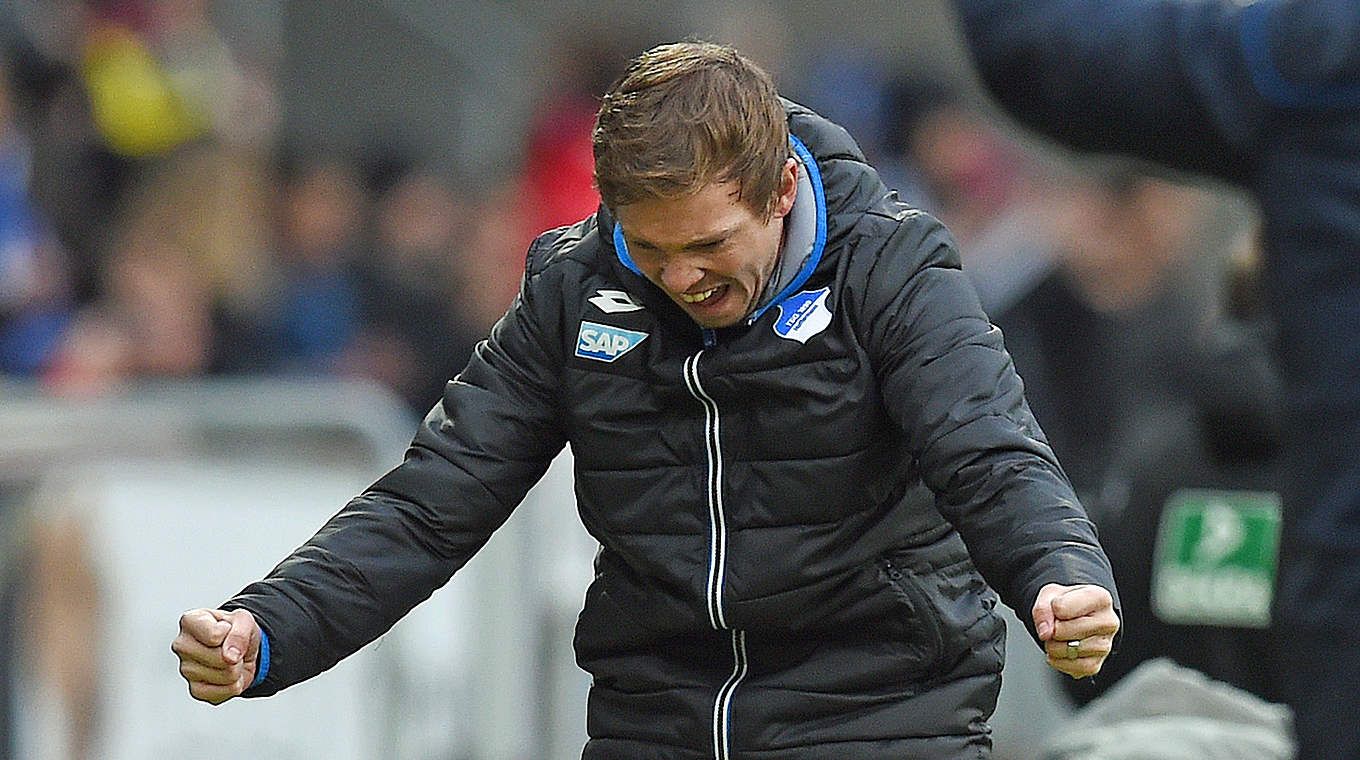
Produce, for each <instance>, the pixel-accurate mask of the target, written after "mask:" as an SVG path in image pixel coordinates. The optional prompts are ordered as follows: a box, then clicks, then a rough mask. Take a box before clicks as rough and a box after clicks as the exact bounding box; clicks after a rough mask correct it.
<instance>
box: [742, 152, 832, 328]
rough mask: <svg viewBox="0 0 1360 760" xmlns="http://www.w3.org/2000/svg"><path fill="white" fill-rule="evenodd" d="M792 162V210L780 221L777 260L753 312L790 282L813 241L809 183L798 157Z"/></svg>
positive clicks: (814, 226)
mask: <svg viewBox="0 0 1360 760" xmlns="http://www.w3.org/2000/svg"><path fill="white" fill-rule="evenodd" d="M794 160H795V161H797V162H798V194H797V195H795V196H794V199H793V208H792V209H791V210H790V211H789V214H788V216H786V217H785V218H784V241H783V243H782V244H781V245H780V246H779V259H778V261H776V262H775V265H774V272H772V273H771V274H770V281H769V282H768V283H766V284H765V292H764V294H762V297H761V302H760V304H759V305H758V306H757V307H756V308H757V309H758V308H760V307H762V306H765V305H766V304H767V303H769V301H770V299H772V298H774V296H775V294H777V293H779V292H781V291H782V290H784V287H785V286H787V285H788V284H789V283H790V282H793V279H794V278H795V277H797V276H798V272H799V271H801V270H802V268H803V264H805V263H806V262H807V260H808V257H809V256H811V255H812V245H813V243H815V242H816V240H817V198H816V196H814V195H813V192H812V179H811V177H809V176H808V171H807V167H806V166H804V165H803V160H802V159H801V158H799V157H798V156H794Z"/></svg>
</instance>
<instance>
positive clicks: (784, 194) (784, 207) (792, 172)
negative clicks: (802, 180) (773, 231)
mask: <svg viewBox="0 0 1360 760" xmlns="http://www.w3.org/2000/svg"><path fill="white" fill-rule="evenodd" d="M797 196H798V161H797V160H796V159H794V158H787V159H785V160H784V166H783V168H781V169H780V170H779V195H778V196H777V197H775V200H774V211H773V213H772V214H771V216H773V217H774V218H775V219H782V218H784V217H785V216H788V213H789V212H790V211H792V210H793V201H794V199H795V198H796V197H797Z"/></svg>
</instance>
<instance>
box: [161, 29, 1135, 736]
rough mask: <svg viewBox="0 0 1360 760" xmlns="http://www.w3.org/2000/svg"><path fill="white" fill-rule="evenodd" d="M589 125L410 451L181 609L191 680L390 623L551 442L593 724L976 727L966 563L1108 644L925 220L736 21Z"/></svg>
mask: <svg viewBox="0 0 1360 760" xmlns="http://www.w3.org/2000/svg"><path fill="white" fill-rule="evenodd" d="M593 146H594V156H595V176H596V181H597V183H598V186H599V187H600V189H601V195H602V196H603V198H604V205H603V206H601V207H600V208H599V209H598V211H597V212H596V213H595V214H593V215H591V216H589V217H587V218H586V219H585V220H583V221H581V222H579V223H578V224H576V225H573V226H570V227H566V228H559V229H556V230H554V231H552V232H550V233H548V234H546V235H543V236H541V237H539V238H538V239H537V240H536V241H535V242H534V243H533V245H532V246H531V247H530V249H529V253H528V257H527V265H526V270H525V271H526V274H525V277H524V279H523V285H522V289H521V291H520V293H519V295H518V296H517V297H516V299H515V301H514V303H513V304H512V306H511V308H510V310H509V311H508V312H507V313H506V314H505V315H504V317H503V318H502V319H501V320H500V321H499V322H498V323H497V324H496V326H495V327H494V328H493V329H492V332H491V335H490V337H489V338H488V339H487V340H486V341H485V342H483V343H481V344H480V345H479V346H478V349H477V351H476V352H475V353H474V355H473V358H472V360H471V361H470V362H469V364H468V365H467V367H466V368H465V369H464V370H463V372H462V373H460V374H459V375H458V376H457V377H456V378H455V379H454V381H453V382H451V383H449V384H448V386H447V387H446V390H445V393H444V397H443V399H442V401H441V403H439V404H438V405H437V406H436V407H435V408H434V409H433V410H432V411H431V412H430V414H429V416H428V417H427V418H426V419H425V421H424V422H423V424H422V425H421V427H420V429H419V430H418V432H417V434H416V437H415V439H414V441H413V443H412V446H411V448H410V449H409V450H408V452H407V458H406V460H405V462H404V463H403V464H401V465H400V466H398V467H397V468H396V469H395V470H393V471H392V472H390V473H389V474H388V475H386V476H384V477H383V478H382V479H380V480H379V481H378V482H376V483H375V484H374V485H373V486H371V487H370V488H369V489H368V490H367V491H365V492H364V493H363V494H362V495H360V496H359V497H357V498H356V499H355V500H353V501H352V502H351V503H350V504H349V506H348V507H347V508H346V509H344V510H342V511H341V512H340V513H339V514H337V515H336V516H335V517H334V518H333V519H332V520H331V521H330V522H328V524H327V525H326V526H324V527H323V528H322V529H321V530H320V531H319V532H318V533H317V534H316V535H315V536H314V537H313V538H312V539H310V540H309V541H308V542H307V543H306V544H305V545H304V546H302V547H301V548H299V549H298V550H297V551H296V552H295V553H294V554H293V555H292V556H290V557H289V558H287V559H285V560H284V561H283V562H282V563H281V564H280V565H279V566H278V567H277V568H276V569H275V570H274V572H272V573H271V574H270V575H269V576H268V577H267V578H265V579H264V580H262V581H260V582H258V583H254V584H251V585H250V586H248V587H247V588H246V589H244V590H243V591H242V592H241V594H239V595H238V596H236V597H234V598H233V599H231V600H229V601H227V602H226V603H225V604H223V606H222V608H221V609H216V610H207V609H201V610H193V611H189V612H187V613H185V614H184V615H183V616H182V617H181V620H180V634H179V636H178V637H176V639H175V641H174V643H173V645H172V649H173V650H174V651H175V653H176V654H177V655H178V657H179V659H180V669H181V670H180V672H181V674H182V676H183V677H184V678H185V680H186V681H187V682H188V684H189V691H190V694H191V695H192V696H193V697H195V698H197V699H201V700H204V701H208V702H212V703H220V702H223V701H225V700H227V699H230V698H232V697H234V696H238V695H246V696H265V695H269V694H273V693H275V692H277V691H278V690H279V689H282V688H285V687H287V686H289V685H291V684H294V683H297V682H298V681H301V680H304V679H306V678H310V677H312V676H314V675H316V674H318V673H320V672H321V671H323V670H326V669H327V668H329V667H330V666H332V665H334V664H335V663H336V662H337V661H338V660H339V659H341V658H342V657H345V656H347V655H349V654H350V653H352V652H354V651H355V650H356V649H358V648H359V647H361V646H363V645H364V644H366V643H367V642H369V641H371V640H372V639H374V638H375V637H377V636H379V635H381V634H382V633H383V632H384V631H386V630H387V629H388V628H389V627H390V626H391V625H393V624H394V623H395V622H396V620H398V619H399V618H401V617H402V616H403V615H405V614H406V613H407V612H408V611H409V610H410V609H411V608H412V607H413V606H414V605H416V604H418V603H420V602H421V601H423V600H424V599H425V598H426V597H428V596H429V594H430V593H431V592H432V591H433V590H434V589H436V588H438V587H439V586H442V585H443V584H444V583H446V582H447V581H448V579H449V577H450V576H451V575H452V574H453V573H454V572H455V571H456V570H458V569H459V568H460V567H461V566H462V565H463V564H464V563H465V562H466V561H467V560H468V559H469V558H470V557H471V556H472V555H473V553H475V552H476V551H477V550H478V549H479V548H480V547H481V546H482V544H483V543H484V542H485V541H486V540H487V538H488V537H489V535H490V533H491V532H492V531H493V530H495V529H496V528H497V527H498V526H500V525H501V523H502V522H503V521H504V520H505V519H506V518H507V517H508V516H509V512H510V511H511V510H512V509H513V508H514V506H515V505H516V504H517V503H518V502H519V500H520V499H521V498H522V497H523V495H524V493H525V492H526V491H527V489H528V488H529V487H530V486H531V485H532V484H533V483H534V482H535V481H536V480H537V479H538V478H539V477H540V476H541V475H542V474H543V473H544V471H545V469H546V468H547V467H548V464H549V462H550V461H551V460H552V459H553V457H554V456H555V455H556V454H557V453H558V452H559V451H560V450H561V448H562V447H563V446H564V445H565V444H568V443H569V444H570V445H571V447H572V452H573V455H574V462H575V468H576V469H575V475H576V494H577V497H578V502H579V511H580V514H581V517H582V520H583V522H584V523H585V525H586V526H587V528H588V529H589V530H590V532H591V533H592V534H593V535H594V536H595V537H596V538H597V539H598V540H599V541H600V543H601V545H602V549H601V551H600V553H599V554H598V556H597V559H596V577H595V580H594V582H593V583H592V585H591V587H590V589H589V591H588V592H587V595H586V602H585V608H584V610H583V611H582V613H581V616H580V618H579V622H578V626H577V635H576V642H575V643H576V650H577V656H578V661H579V662H580V664H581V665H582V666H583V667H584V668H586V669H587V670H588V671H590V672H591V673H592V675H593V686H592V689H591V693H590V697H589V716H588V724H589V733H590V736H591V738H590V740H589V742H588V743H587V745H586V747H585V750H584V756H585V757H587V758H630V760H637V759H639V758H657V759H658V760H659V759H660V758H667V759H672V758H702V757H714V756H715V755H716V756H717V757H719V758H726V757H736V756H744V755H745V754H748V753H751V752H760V753H761V754H763V755H766V756H769V757H771V758H776V757H777V758H788V759H790V760H791V759H792V758H806V757H825V756H827V754H828V753H834V754H835V755H836V756H837V757H845V758H857V757H862V758H871V757H872V758H889V757H891V758H902V757H931V758H944V757H958V758H963V757H969V758H975V757H983V756H986V755H987V754H988V752H989V747H990V739H989V736H988V732H989V730H988V727H987V719H988V716H989V715H990V713H991V711H992V710H993V709H994V707H995V701H996V695H997V690H998V688H999V681H1000V671H1001V666H1002V660H1003V654H1002V647H1003V646H1004V623H1003V622H1002V620H1001V618H1000V617H999V616H998V615H997V613H996V611H995V604H996V601H997V595H996V592H994V591H992V590H991V589H990V588H988V586H987V583H986V582H984V580H983V578H984V577H986V579H987V580H988V581H990V582H991V584H992V585H993V586H995V588H997V589H999V592H1000V595H1001V597H1002V598H1004V599H1005V600H1006V602H1007V603H1008V604H1009V605H1011V606H1012V607H1013V608H1016V609H1019V610H1022V611H1023V613H1022V614H1024V615H1025V617H1026V618H1027V619H1028V620H1029V621H1030V623H1032V625H1033V628H1032V629H1031V631H1030V632H1031V634H1032V635H1033V636H1034V638H1035V640H1036V641H1038V642H1040V644H1041V645H1042V647H1043V648H1044V649H1045V651H1046V652H1047V654H1048V661H1049V663H1050V664H1051V665H1052V666H1053V667H1054V668H1055V669H1057V670H1059V671H1061V672H1064V673H1067V674H1069V675H1072V676H1074V677H1083V676H1089V675H1091V674H1093V673H1095V672H1096V671H1098V670H1099V669H1100V666H1101V664H1102V662H1103V661H1104V659H1105V657H1106V655H1107V654H1108V653H1109V651H1110V649H1111V646H1112V645H1113V638H1114V635H1115V633H1116V631H1117V629H1118V626H1119V619H1118V613H1117V610H1116V602H1115V597H1114V583H1113V578H1112V577H1111V575H1110V570H1109V566H1108V562H1107V560H1106V559H1105V556H1104V553H1103V552H1102V550H1101V548H1100V546H1099V545H1098V544H1097V542H1096V539H1095V534H1094V529H1093V527H1092V526H1091V524H1090V522H1089V521H1088V520H1087V518H1086V516H1085V514H1084V512H1083V510H1082V508H1081V505H1080V504H1079V503H1078V501H1077V499H1076V497H1075V495H1074V494H1073V493H1072V491H1071V488H1070V486H1069V484H1068V483H1067V480H1066V478H1065V476H1064V475H1063V474H1062V471H1061V468H1060V467H1059V466H1058V464H1057V461H1056V459H1055V458H1054V457H1053V455H1052V452H1051V451H1050V449H1049V448H1048V446H1047V445H1046V444H1045V443H1044V441H1043V439H1042V435H1041V433H1040V432H1039V428H1038V426H1037V425H1036V424H1035V422H1034V419H1033V417H1032V416H1031V415H1030V413H1029V411H1028V408H1027V406H1026V404H1025V402H1024V399H1023V396H1022V394H1021V387H1020V381H1019V379H1018V377H1017V376H1016V375H1015V373H1014V371H1013V368H1012V365H1011V362H1010V359H1009V357H1008V356H1007V354H1006V352H1005V350H1004V348H1003V347H1002V345H1001V339H1000V334H999V333H998V332H997V331H996V330H995V329H994V328H993V327H992V326H991V325H990V324H989V323H988V322H987V320H986V317H985V316H984V315H983V313H982V311H981V309H980V308H979V307H978V304H977V300H976V296H975V295H974V293H973V291H972V288H971V286H970V285H969V284H968V282H967V280H966V278H965V277H964V276H963V274H962V273H961V272H960V270H959V263H958V257H957V254H956V252H955V250H954V246H953V243H952V241H951V239H950V236H949V234H948V233H947V232H946V231H945V229H944V228H943V227H942V226H941V225H940V224H939V223H938V222H936V221H935V220H934V219H932V218H930V217H928V216H927V215H925V214H922V213H920V212H917V211H914V210H912V209H909V208H907V207H905V206H903V205H901V204H899V203H898V202H897V201H896V200H895V197H894V196H893V195H892V194H891V193H890V192H889V191H888V189H887V188H886V187H884V186H883V185H882V183H881V182H879V181H878V179H877V175H876V174H874V172H873V171H872V169H871V168H870V167H869V165H868V164H866V163H865V162H864V160H863V156H862V154H860V152H859V150H858V148H857V147H856V145H855V143H854V141H853V140H852V139H851V138H850V137H849V136H848V134H847V133H846V132H845V131H844V130H843V129H841V128H840V127H838V126H836V125H834V124H832V123H830V122H828V121H826V120H824V119H822V118H821V117H819V116H817V115H816V114H814V113H812V112H810V111H808V110H807V109H805V108H803V107H801V106H797V105H795V104H792V103H790V102H788V101H784V100H781V99H780V98H778V96H777V95H776V92H775V90H774V87H773V84H772V82H771V81H770V80H769V78H768V76H766V75H765V74H764V72H762V71H760V70H759V69H758V68H756V67H755V66H754V65H753V64H751V63H750V62H749V60H747V59H745V58H743V57H741V56H740V55H739V54H737V53H736V52H735V51H734V50H732V49H730V48H725V47H721V46H716V45H707V44H702V43H683V44H676V45H664V46H660V47H657V48H653V49H651V50H650V51H648V52H646V53H644V54H643V55H641V56H639V57H638V58H636V59H634V61H633V62H632V63H631V64H630V66H629V67H628V69H627V71H626V72H625V74H624V77H623V78H621V79H620V80H619V81H618V82H617V83H616V84H615V85H614V86H613V87H612V88H611V90H610V91H609V93H607V94H606V96H605V98H604V101H603V104H602V106H601V108H600V111H599V117H598V121H597V125H596V127H595V132H594V143H593ZM921 480H924V481H925V482H926V483H928V484H929V485H930V486H931V488H932V489H933V490H934V491H936V493H937V494H938V500H937V501H936V506H937V507H938V511H937V510H936V509H931V508H926V507H923V505H921V504H920V502H919V501H917V500H916V499H915V498H914V497H913V496H912V495H911V493H912V492H911V488H912V486H913V485H915V484H916V483H918V482H920V481H921ZM945 516H947V517H948V521H946V519H945ZM970 557H971V559H970ZM974 562H976V566H975V565H974ZM224 730H230V727H229V726H224Z"/></svg>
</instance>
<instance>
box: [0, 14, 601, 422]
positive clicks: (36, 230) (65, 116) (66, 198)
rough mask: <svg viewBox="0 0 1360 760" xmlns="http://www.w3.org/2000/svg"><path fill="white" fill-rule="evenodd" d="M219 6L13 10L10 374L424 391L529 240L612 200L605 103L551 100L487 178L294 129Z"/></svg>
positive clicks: (55, 385)
mask: <svg viewBox="0 0 1360 760" xmlns="http://www.w3.org/2000/svg"><path fill="white" fill-rule="evenodd" d="M210 10H211V4H210V3H208V2H206V1H205V0H168V1H164V2H142V1H140V0H117V1H113V0H104V1H97V0H89V1H81V2H75V1H70V2H53V3H50V4H35V5H33V6H32V7H30V8H28V9H27V10H26V11H25V12H24V13H21V14H19V15H18V16H17V17H16V19H17V20H16V19H10V22H11V23H9V25H8V26H9V28H8V29H6V32H7V35H6V39H5V43H6V44H5V49H4V56H3V58H2V59H0V194H2V195H0V239H2V241H3V242H2V243H0V373H3V374H5V375H9V376H12V377H17V378H22V379H26V380H31V381H33V382H35V383H37V384H38V385H39V386H40V387H41V388H43V389H45V390H48V391H50V392H52V393H55V394H66V395H88V394H99V393H106V392H110V391H112V390H116V389H118V388H120V387H125V386H127V385H128V384H129V383H133V382H139V381H146V380H168V379H182V378H192V377H199V376H204V375H215V374H225V373H254V374H294V375H308V374H333V375H341V376H347V377H363V378H368V379H371V380H373V381H376V382H378V383H380V384H382V385H384V386H386V387H388V388H389V389H391V390H392V391H393V392H395V393H396V394H398V395H399V396H400V397H401V398H403V399H405V400H407V401H408V402H409V403H410V404H411V405H412V406H413V408H421V409H423V408H428V406H429V405H431V404H432V403H433V401H434V400H435V399H436V398H437V397H438V393H439V389H440V388H441V386H442V384H443V382H444V381H445V380H446V379H448V378H449V377H451V376H452V375H453V374H455V373H456V372H457V370H458V369H460V368H461V366H462V364H463V363H464V361H465V360H466V358H467V356H468V353H469V352H470V351H471V349H472V346H473V345H474V343H475V341H476V339H477V338H478V337H479V336H481V335H482V334H483V333H484V332H485V331H486V329H487V328H488V327H489V326H490V324H491V323H492V322H493V321H494V320H495V318H496V317H498V316H499V315H500V313H501V312H502V311H503V310H504V308H505V307H506V306H507V305H508V304H509V302H510V299H511V298H512V297H513V294H514V292H515V289H516V288H517V287H518V283H519V267H520V265H521V262H522V257H523V251H524V250H525V248H526V247H527V244H528V241H529V240H530V239H532V237H533V236H534V235H535V234H536V233H537V232H539V231H541V230H543V229H547V228H550V227H553V226H557V225H560V224H566V223H569V222H572V221H575V220H577V219H579V218H581V217H583V216H585V215H586V214H588V213H590V212H591V211H593V210H594V208H595V206H596V204H597V203H598V199H597V196H595V194H594V190H593V188H592V187H591V184H590V170H591V164H590V161H591V157H590V147H589V130H590V118H591V115H592V114H593V103H592V102H591V100H590V99H589V98H588V97H583V95H584V93H580V94H578V93H572V92H570V91H564V92H563V93H562V94H561V95H560V96H559V97H556V98H554V99H552V100H551V101H548V102H547V103H546V105H545V108H544V112H543V114H542V117H541V118H540V119H539V120H538V122H537V123H536V124H535V125H533V129H532V133H531V134H530V135H529V138H528V140H527V144H526V149H525V154H524V160H523V162H522V165H520V166H518V167H515V168H514V169H513V170H511V171H507V172H506V176H504V177H503V178H500V181H499V182H497V183H493V184H492V185H491V186H487V185H485V184H483V185H479V187H478V188H477V189H476V191H475V192H471V191H469V190H468V189H467V187H466V186H465V184H462V183H460V182H459V181H458V178H456V177H450V176H448V173H447V172H437V171H435V170H433V169H432V168H430V167H428V166H423V165H421V163H420V162H419V159H417V158H415V157H414V156H415V155H416V154H415V153H414V152H413V151H407V152H403V151H401V150H399V149H396V148H392V147H391V146H387V145H381V144H376V142H375V145H374V146H372V149H371V150H365V151H359V152H356V153H354V154H348V155H337V154H333V153H328V152H326V151H322V150H318V149H317V148H315V147H314V146H308V145H295V144H288V141H287V140H286V139H283V138H282V137H281V136H280V134H281V132H280V130H279V114H280V102H279V96H278V91H277V86H276V84H275V82H274V81H273V77H274V75H275V72H274V70H273V68H272V64H271V62H270V61H269V60H263V61H249V60H243V59H242V58H241V57H239V56H237V55H236V54H235V51H233V50H232V49H231V48H230V47H229V46H228V45H227V44H226V43H225V42H224V40H223V38H222V37H221V36H220V35H219V34H218V33H217V32H216V30H215V28H214V26H213V23H212V17H211V14H210ZM23 19H27V20H28V21H29V23H28V24H24V23H19V20H23ZM39 20H40V21H39Z"/></svg>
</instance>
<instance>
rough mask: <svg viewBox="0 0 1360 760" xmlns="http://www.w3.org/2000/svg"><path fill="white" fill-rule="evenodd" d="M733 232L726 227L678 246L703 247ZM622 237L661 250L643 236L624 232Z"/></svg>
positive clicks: (639, 245) (640, 245) (637, 244)
mask: <svg viewBox="0 0 1360 760" xmlns="http://www.w3.org/2000/svg"><path fill="white" fill-rule="evenodd" d="M734 232H736V230H735V229H734V228H731V227H728V228H726V229H722V230H719V231H717V232H714V233H712V234H709V235H704V236H703V237H697V238H694V239H693V240H690V241H687V242H685V243H683V244H682V245H681V246H680V247H681V248H685V249H691V248H703V247H704V246H709V245H714V244H716V243H721V242H722V241H724V240H726V239H727V238H729V237H731V236H732V234H733V233H734ZM624 238H625V239H626V240H628V241H629V242H630V243H632V244H633V245H636V246H638V247H640V248H651V249H652V250H656V251H659V250H661V246H659V245H657V244H656V243H653V242H651V241H650V240H644V239H643V238H640V237H637V236H634V235H629V234H627V233H624Z"/></svg>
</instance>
